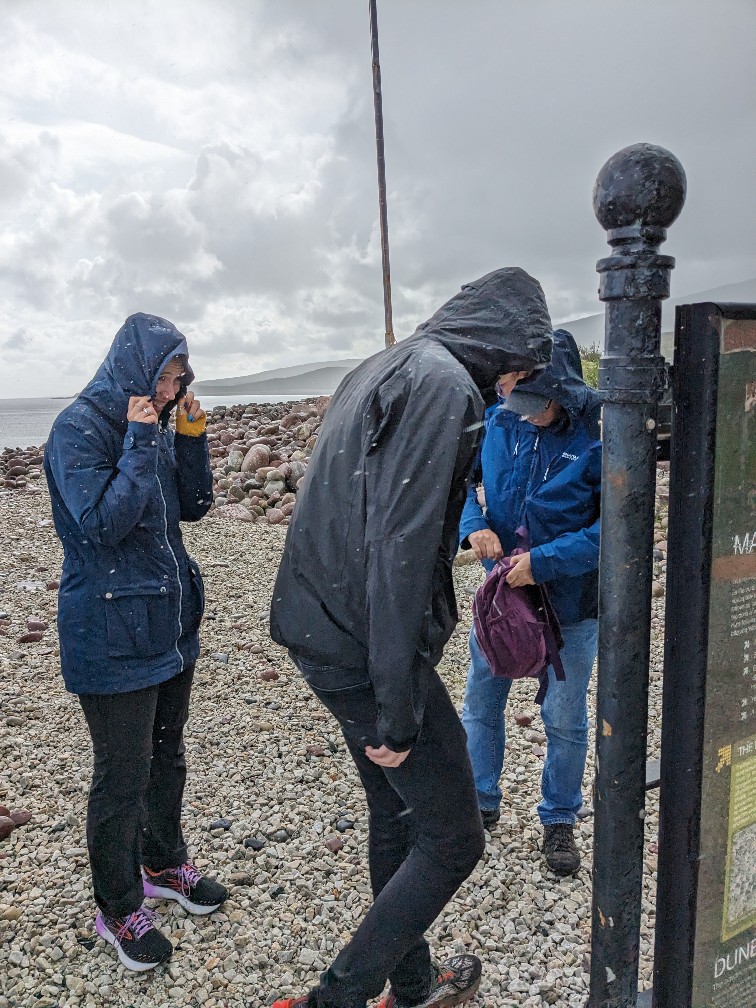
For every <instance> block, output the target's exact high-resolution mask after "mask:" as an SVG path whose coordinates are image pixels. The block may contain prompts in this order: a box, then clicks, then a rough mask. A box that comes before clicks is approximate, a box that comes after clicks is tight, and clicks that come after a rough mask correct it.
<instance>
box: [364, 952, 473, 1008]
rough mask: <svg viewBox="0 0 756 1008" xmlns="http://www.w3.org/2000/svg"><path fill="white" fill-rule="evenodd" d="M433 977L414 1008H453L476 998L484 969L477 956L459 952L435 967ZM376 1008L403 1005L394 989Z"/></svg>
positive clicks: (402, 1006)
mask: <svg viewBox="0 0 756 1008" xmlns="http://www.w3.org/2000/svg"><path fill="white" fill-rule="evenodd" d="M435 968H436V979H435V980H434V981H433V985H432V986H431V989H430V991H429V992H428V995H427V997H426V998H425V1000H424V1001H421V1002H420V1004H419V1005H414V1006H413V1008H453V1006H454V1005H460V1004H462V1003H463V1002H464V1001H469V1000H470V998H472V997H475V994H476V992H477V990H478V987H479V986H480V974H481V973H482V971H483V967H482V965H481V962H480V959H478V957H477V956H474V955H459V956H454V957H453V958H451V959H449V960H448V962H446V963H444V965H443V966H437V967H435ZM378 1008H405V1006H404V1005H403V1004H402V1002H401V1001H397V999H396V995H395V994H394V992H393V991H389V993H388V994H387V995H386V997H385V998H383V1000H382V1001H381V1002H380V1003H379V1004H378Z"/></svg>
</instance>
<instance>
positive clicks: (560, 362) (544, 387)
mask: <svg viewBox="0 0 756 1008" xmlns="http://www.w3.org/2000/svg"><path fill="white" fill-rule="evenodd" d="M517 388H518V389H522V391H523V392H533V393H535V394H536V395H542V396H546V397H547V398H548V399H555V400H556V402H558V403H559V405H560V406H562V407H563V408H564V409H565V410H566V411H567V413H568V414H569V417H570V421H571V422H572V423H573V424H574V423H575V421H576V420H577V418H578V417H587V416H588V415H590V414H592V413H594V412H595V413H596V414H597V415H598V408H599V407H600V405H601V397H600V395H599V394H598V392H596V390H595V389H592V388H591V387H590V385H587V384H586V382H585V380H584V378H583V368H582V365H581V363H580V351H579V350H578V347H577V343H576V342H575V337H574V336H573V335H572V333H570V332H567V330H566V329H556V330H555V331H554V349H553V351H552V354H551V361H550V362H549V364H547V365H546V367H545V368H543V370H542V371H538V372H537V373H536V374H534V375H532V376H531V377H530V378H526V379H525V380H524V381H521V382H519V383H518V385H517Z"/></svg>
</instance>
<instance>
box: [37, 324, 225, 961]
mask: <svg viewBox="0 0 756 1008" xmlns="http://www.w3.org/2000/svg"><path fill="white" fill-rule="evenodd" d="M193 379H194V374H193V373H192V370H191V368H190V367H189V362H188V352H187V346H186V340H185V339H184V337H183V336H182V335H181V333H180V332H179V331H178V330H177V329H176V327H175V326H174V325H172V324H171V323H170V322H167V321H166V320H165V319H161V318H157V317H156V316H154V315H144V314H137V315H132V316H131V317H130V318H128V319H127V320H126V322H125V323H124V325H123V326H122V327H121V329H120V330H119V331H118V334H117V335H116V337H115V340H114V341H113V345H112V346H111V348H110V352H109V353H108V355H107V357H106V358H105V360H104V361H103V363H102V365H101V366H100V368H99V370H98V371H97V373H96V374H95V376H94V378H93V379H92V381H91V382H90V383H89V384H88V385H87V387H86V388H85V389H84V391H83V392H81V393H80V395H79V396H78V397H77V399H76V400H75V401H74V402H73V403H71V405H70V406H68V407H67V408H66V409H64V410H63V412H62V413H61V414H60V415H59V416H58V418H57V419H56V421H55V423H54V425H53V428H52V431H51V432H50V436H49V438H48V441H47V446H46V449H45V461H44V466H45V475H46V477H47V482H48V486H49V489H50V496H51V499H52V513H53V520H54V522H55V529H56V531H57V533H58V536H59V537H60V540H61V542H62V544H63V551H64V559H63V571H62V574H61V579H60V592H59V598H58V632H59V636H60V661H61V669H62V672H63V678H64V681H65V685H66V688H67V689H68V690H69V691H70V692H72V693H75V694H77V695H78V697H79V701H80V703H81V706H82V709H83V712H84V716H85V718H86V721H87V725H88V727H89V731H90V734H91V737H92V747H93V750H94V769H93V774H92V785H91V788H90V792H89V804H88V810H87V846H88V849H89V858H90V864H91V868H92V880H93V885H94V895H95V901H96V903H97V905H98V907H99V912H98V914H97V920H96V929H97V931H98V933H99V934H100V935H101V936H102V937H103V938H104V939H105V940H106V941H107V942H109V943H110V944H111V945H114V946H115V948H116V950H117V952H118V956H119V959H120V960H121V962H122V963H123V964H124V965H125V966H126V967H128V968H129V969H133V970H146V969H150V968H152V967H153V966H156V965H157V964H158V963H159V962H162V961H164V960H165V959H167V958H168V957H169V956H170V954H171V951H172V946H171V943H170V941H169V940H168V939H167V938H166V937H165V936H164V935H163V934H161V933H160V931H158V930H157V928H156V927H155V926H154V920H155V915H154V914H153V913H151V912H150V911H149V910H147V909H146V908H145V907H143V905H142V901H143V899H144V897H145V896H151V897H157V898H165V899H172V900H176V901H178V902H179V903H180V904H181V905H182V906H183V907H185V909H187V910H188V911H189V912H190V913H197V914H205V913H210V912H211V911H212V910H215V909H216V908H217V907H218V906H219V905H220V904H221V903H222V902H223V900H225V899H226V897H227V895H228V893H227V891H226V889H225V888H224V887H223V886H222V885H220V884H219V883H217V882H215V881H213V880H211V879H208V878H205V877H203V876H201V875H200V873H199V872H198V871H197V869H196V868H195V867H194V866H193V865H192V864H191V862H190V861H189V860H188V853H187V847H186V843H185V841H184V837H183V834H182V831H181V803H182V797H183V791H184V783H185V780H186V762H185V758H184V743H183V729H184V725H185V724H186V721H187V718H188V713H189V693H190V690H191V685H192V676H193V672H194V664H195V662H196V660H197V657H198V655H199V633H198V631H199V625H200V621H201V619H202V611H203V605H204V592H203V586H202V578H201V576H200V571H199V568H198V566H197V564H196V563H195V562H194V561H193V560H192V559H191V558H190V557H189V556H188V554H187V552H186V550H185V548H184V544H183V541H182V538H181V530H180V527H179V522H181V521H199V519H200V518H202V517H203V516H204V515H205V514H206V513H207V511H208V509H209V507H210V505H211V503H212V495H213V483H212V473H211V470H210V459H209V453H208V447H207V437H206V435H205V424H206V416H205V413H204V411H203V409H202V406H201V404H200V403H199V401H198V400H197V399H195V398H194V394H193V393H192V392H190V391H188V389H187V386H188V385H189V384H190V383H191V382H192V381H193ZM177 405H178V411H177V416H176V433H175V435H174V433H173V431H172V430H171V429H170V428H169V426H168V420H169V417H170V415H171V411H172V410H173V408H174V407H175V406H177Z"/></svg>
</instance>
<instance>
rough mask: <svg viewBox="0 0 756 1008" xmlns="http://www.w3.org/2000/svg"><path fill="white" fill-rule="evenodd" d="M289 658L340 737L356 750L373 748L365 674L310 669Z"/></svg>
mask: <svg viewBox="0 0 756 1008" xmlns="http://www.w3.org/2000/svg"><path fill="white" fill-rule="evenodd" d="M290 654H291V652H290ZM291 658H292V660H293V661H294V664H295V665H296V666H297V668H298V669H299V671H300V672H301V673H302V677H303V678H304V680H305V682H306V683H307V684H308V686H309V687H310V689H311V690H312V692H313V693H314V694H315V696H316V697H317V698H318V700H320V701H321V703H323V704H324V705H325V707H327V708H328V710H329V711H330V712H331V714H333V716H334V717H335V718H336V720H337V721H338V722H339V726H340V728H341V731H342V733H343V735H344V737H345V738H346V739H347V740H348V741H349V742H352V743H353V744H355V745H357V746H359V748H360V749H364V748H365V746H374V747H376V748H377V747H378V746H379V745H380V742H379V740H378V727H377V725H378V707H377V704H376V700H375V693H374V692H373V685H372V683H371V682H370V677H369V676H368V674H367V671H366V670H365V669H360V668H341V667H339V666H336V665H314V664H311V663H310V662H305V661H302V659H301V658H299V657H298V656H296V655H294V654H291Z"/></svg>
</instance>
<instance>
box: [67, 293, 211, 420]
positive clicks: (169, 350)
mask: <svg viewBox="0 0 756 1008" xmlns="http://www.w3.org/2000/svg"><path fill="white" fill-rule="evenodd" d="M176 356H181V357H182V358H183V362H184V376H183V379H182V388H181V394H182V395H183V393H184V391H185V390H186V387H187V386H188V385H190V384H191V383H192V382H193V381H194V372H193V371H192V369H191V368H190V366H189V353H188V349H187V345H186V339H185V337H184V336H183V334H182V333H180V332H179V331H178V329H177V328H176V327H175V325H173V323H172V322H168V321H167V319H163V318H159V317H158V316H157V315H145V314H144V313H142V312H138V313H137V314H136V315H130V316H129V317H128V318H127V319H126V321H125V322H124V323H123V325H122V326H121V328H120V329H119V330H118V332H117V333H116V336H115V339H114V340H113V343H112V345H111V347H110V350H109V351H108V355H107V357H106V358H105V360H104V361H103V362H102V364H101V365H100V367H99V368H98V369H97V373H96V374H95V376H94V378H93V379H92V380H91V381H90V382H89V384H88V385H87V386H86V388H85V389H84V390H83V391H82V392H81V393H80V396H79V398H80V399H86V400H87V401H88V402H90V403H92V405H93V406H94V407H95V408H96V409H98V410H99V411H100V412H101V413H104V414H105V415H106V416H107V417H108V418H109V419H110V420H111V421H112V422H113V423H115V424H117V426H119V427H122V428H123V429H124V430H125V429H126V426H127V421H126V409H127V406H128V401H129V397H130V396H153V395H154V394H155V388H156V385H157V380H158V377H159V376H160V372H161V371H162V370H163V368H164V367H165V365H166V364H167V363H168V361H169V360H170V359H171V358H172V357H176ZM174 405H175V400H174V401H173V402H172V403H169V404H168V406H166V408H165V410H164V411H163V416H162V417H161V419H163V420H164V419H165V417H166V416H167V414H168V413H170V410H171V409H172V408H173V406H174Z"/></svg>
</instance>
